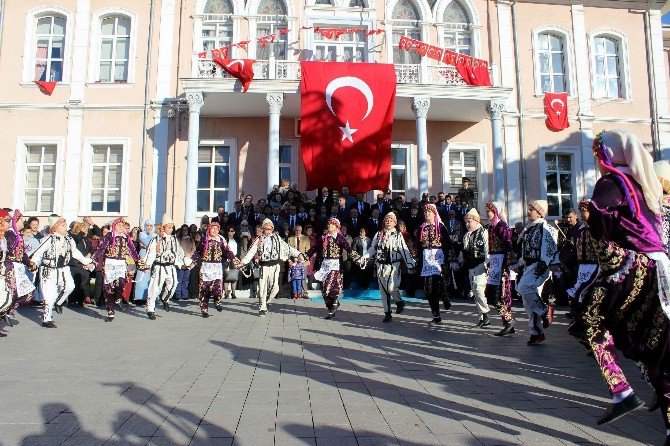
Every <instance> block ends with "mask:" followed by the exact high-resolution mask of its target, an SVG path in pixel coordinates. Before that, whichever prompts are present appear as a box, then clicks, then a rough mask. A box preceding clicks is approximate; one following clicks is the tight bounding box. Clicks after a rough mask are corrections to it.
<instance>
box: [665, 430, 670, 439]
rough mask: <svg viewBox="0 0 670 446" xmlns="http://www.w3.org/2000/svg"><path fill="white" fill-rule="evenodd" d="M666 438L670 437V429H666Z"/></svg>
mask: <svg viewBox="0 0 670 446" xmlns="http://www.w3.org/2000/svg"><path fill="white" fill-rule="evenodd" d="M665 436H666V437H670V429H666V430H665Z"/></svg>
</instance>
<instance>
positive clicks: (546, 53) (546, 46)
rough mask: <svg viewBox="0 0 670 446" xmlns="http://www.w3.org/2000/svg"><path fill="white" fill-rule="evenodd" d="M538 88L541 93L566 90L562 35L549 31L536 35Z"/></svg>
mask: <svg viewBox="0 0 670 446" xmlns="http://www.w3.org/2000/svg"><path fill="white" fill-rule="evenodd" d="M538 45H539V47H538V58H539V61H538V63H539V70H538V71H539V74H540V89H541V91H542V93H545V92H551V93H563V92H565V91H568V89H567V84H566V71H565V51H564V44H563V37H562V36H558V35H555V34H550V33H541V34H539V35H538Z"/></svg>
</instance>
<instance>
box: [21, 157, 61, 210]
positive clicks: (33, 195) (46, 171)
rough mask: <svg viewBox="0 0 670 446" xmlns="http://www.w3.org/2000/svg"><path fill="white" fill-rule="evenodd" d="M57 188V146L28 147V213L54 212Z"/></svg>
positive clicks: (25, 208) (25, 203) (26, 192)
mask: <svg viewBox="0 0 670 446" xmlns="http://www.w3.org/2000/svg"><path fill="white" fill-rule="evenodd" d="M55 187H56V145H28V146H26V182H25V202H24V206H23V207H24V210H25V211H26V212H45V213H52V212H53V211H54V201H55V199H54V196H55Z"/></svg>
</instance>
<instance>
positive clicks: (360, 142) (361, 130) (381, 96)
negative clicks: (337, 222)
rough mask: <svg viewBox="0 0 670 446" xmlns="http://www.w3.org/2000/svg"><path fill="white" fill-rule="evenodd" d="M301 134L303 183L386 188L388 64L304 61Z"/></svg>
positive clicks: (392, 80)
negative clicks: (305, 173) (305, 177)
mask: <svg viewBox="0 0 670 446" xmlns="http://www.w3.org/2000/svg"><path fill="white" fill-rule="evenodd" d="M301 68H302V82H301V87H300V90H301V94H302V98H301V106H302V111H301V114H300V118H301V122H300V134H301V153H302V162H303V164H304V165H305V170H306V171H307V189H308V190H312V189H316V188H319V187H329V188H337V189H340V188H342V186H348V187H349V190H351V191H352V192H367V191H369V190H372V189H386V188H388V186H389V181H390V172H391V130H392V126H393V108H394V106H395V91H396V75H395V69H394V67H393V65H391V64H372V63H343V62H302V63H301Z"/></svg>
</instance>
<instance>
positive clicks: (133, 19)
mask: <svg viewBox="0 0 670 446" xmlns="http://www.w3.org/2000/svg"><path fill="white" fill-rule="evenodd" d="M111 16H119V17H124V18H127V19H129V20H130V47H129V49H128V79H127V80H126V81H125V82H100V56H101V46H102V29H101V27H102V21H103V20H104V19H106V18H108V17H111ZM91 23H92V25H91V44H90V46H89V54H90V55H91V57H89V63H88V83H87V85H88V86H97V87H111V86H115V87H123V86H124V85H133V84H134V83H135V63H136V59H137V28H138V25H139V21H138V18H137V14H135V13H134V12H133V11H130V10H128V9H123V8H105V9H101V10H99V11H96V12H95V14H93V20H92V22H91Z"/></svg>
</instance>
